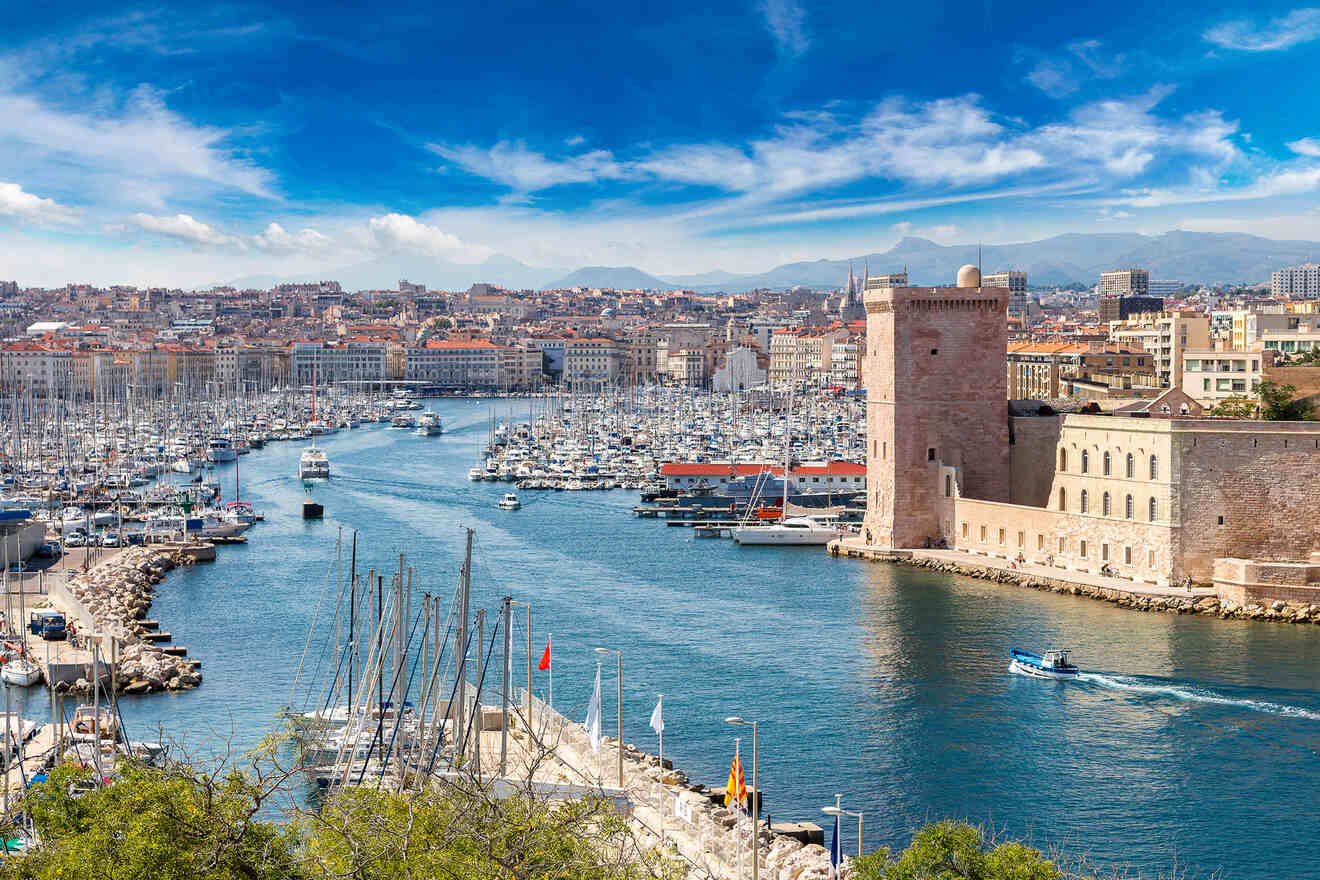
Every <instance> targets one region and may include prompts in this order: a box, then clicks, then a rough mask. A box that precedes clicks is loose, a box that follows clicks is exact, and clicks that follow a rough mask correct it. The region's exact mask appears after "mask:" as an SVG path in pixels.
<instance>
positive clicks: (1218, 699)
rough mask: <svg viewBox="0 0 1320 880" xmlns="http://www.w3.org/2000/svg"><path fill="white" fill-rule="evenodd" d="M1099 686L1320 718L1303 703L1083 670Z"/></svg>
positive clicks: (1083, 677)
mask: <svg viewBox="0 0 1320 880" xmlns="http://www.w3.org/2000/svg"><path fill="white" fill-rule="evenodd" d="M1077 679H1078V681H1084V682H1087V683H1089V684H1093V685H1096V686H1098V687H1103V688H1109V689H1110V690H1116V691H1125V692H1128V693H1136V694H1148V695H1150V696H1155V697H1172V698H1173V699H1175V700H1183V701H1185V702H1189V703H1209V704H1211V705H1215V706H1228V707H1230V708H1236V709H1244V710H1246V711H1248V712H1263V713H1265V714H1267V715H1280V716H1283V717H1286V718H1305V719H1306V720H1308V721H1320V712H1317V711H1314V710H1312V709H1305V708H1303V707H1301V706H1289V705H1286V704H1283V703H1271V702H1269V701H1267V700H1249V699H1245V698H1242V697H1227V696H1224V695H1223V694H1220V693H1216V692H1215V691H1212V690H1208V689H1206V688H1200V687H1195V686H1189V685H1176V684H1153V683H1150V682H1146V681H1142V680H1141V679H1138V678H1132V677H1130V676H1126V675H1102V674H1100V673H1098V672H1083V673H1082V674H1081V675H1079V676H1078V677H1077Z"/></svg>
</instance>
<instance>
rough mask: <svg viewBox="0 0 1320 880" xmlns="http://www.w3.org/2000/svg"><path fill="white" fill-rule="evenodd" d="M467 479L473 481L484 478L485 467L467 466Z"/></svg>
mask: <svg viewBox="0 0 1320 880" xmlns="http://www.w3.org/2000/svg"><path fill="white" fill-rule="evenodd" d="M468 479H469V480H473V481H479V480H484V479H486V469H485V468H482V467H474V468H468Z"/></svg>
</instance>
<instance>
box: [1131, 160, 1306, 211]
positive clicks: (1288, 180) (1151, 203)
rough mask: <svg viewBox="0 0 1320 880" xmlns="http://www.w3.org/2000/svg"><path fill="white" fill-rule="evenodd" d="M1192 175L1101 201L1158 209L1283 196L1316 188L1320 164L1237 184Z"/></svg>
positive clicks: (1269, 173)
mask: <svg viewBox="0 0 1320 880" xmlns="http://www.w3.org/2000/svg"><path fill="white" fill-rule="evenodd" d="M1193 177H1194V182H1193V183H1192V184H1191V185H1188V186H1184V187H1149V188H1143V189H1133V190H1128V191H1127V192H1125V193H1123V194H1122V195H1121V196H1117V197H1114V198H1111V199H1106V200H1105V201H1106V202H1107V203H1108V204H1113V205H1132V206H1134V207H1138V208H1159V207H1164V206H1167V205H1191V204H1202V203H1209V202H1237V201H1247V200H1252V199H1277V198H1286V197H1288V196H1298V195H1305V194H1307V193H1311V192H1314V191H1315V190H1316V189H1320V165H1297V166H1286V167H1281V168H1276V169H1274V170H1272V171H1267V172H1262V173H1260V174H1257V175H1256V176H1255V177H1253V178H1252V180H1251V182H1249V183H1246V184H1242V185H1237V186H1224V185H1222V183H1221V182H1220V181H1218V180H1212V179H1207V175H1205V174H1200V175H1193ZM1198 178H1199V179H1198Z"/></svg>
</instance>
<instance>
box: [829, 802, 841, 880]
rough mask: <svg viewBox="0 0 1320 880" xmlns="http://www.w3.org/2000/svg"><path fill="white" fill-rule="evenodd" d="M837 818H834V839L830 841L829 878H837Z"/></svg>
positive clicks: (838, 858)
mask: <svg viewBox="0 0 1320 880" xmlns="http://www.w3.org/2000/svg"><path fill="white" fill-rule="evenodd" d="M840 860H841V857H840V855H839V817H838V816H835V817H834V838H833V839H832V840H831V841H830V877H832V878H834V877H838V876H839V862H840Z"/></svg>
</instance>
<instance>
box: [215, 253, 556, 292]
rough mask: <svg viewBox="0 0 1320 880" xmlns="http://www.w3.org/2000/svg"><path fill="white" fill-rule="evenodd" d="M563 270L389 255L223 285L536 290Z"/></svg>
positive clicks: (501, 258) (496, 260) (494, 260)
mask: <svg viewBox="0 0 1320 880" xmlns="http://www.w3.org/2000/svg"><path fill="white" fill-rule="evenodd" d="M565 271H566V270H564V269H546V268H540V267H537V266H528V265H527V264H526V263H521V262H519V261H518V260H515V259H514V258H513V257H507V256H505V255H503V254H495V255H494V256H491V257H489V258H487V259H486V260H485V261H484V262H481V263H451V262H450V261H448V260H442V259H440V258H438V257H427V256H423V255H421V254H388V255H385V256H380V257H376V258H375V259H373V260H369V261H367V262H365V263H358V264H356V265H353V266H345V267H341V268H338V269H325V270H323V271H321V272H317V273H314V274H304V275H290V276H276V275H250V276H248V277H245V278H236V279H234V280H233V281H229V282H226V283H228V284H230V285H232V286H234V287H237V288H239V289H240V290H242V289H244V288H249V287H253V288H263V289H266V288H270V287H271V286H272V285H275V284H280V283H285V282H292V283H298V282H310V281H320V280H322V279H326V280H334V281H338V282H339V283H340V284H341V285H343V287H344V289H345V290H349V291H352V290H393V289H395V288H397V287H398V285H399V281H400V280H404V281H411V282H413V283H414V284H425V285H426V286H427V287H428V288H430V289H431V290H457V291H462V290H467V289H468V288H469V287H471V286H472V285H473V284H476V283H477V282H479V281H485V282H489V283H491V284H496V285H499V286H501V287H506V288H509V289H511V290H535V289H536V288H538V287H540V286H541V285H542V284H544V283H545V281H546V279H549V278H553V277H555V276H556V275H562V274H564V272H565Z"/></svg>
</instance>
